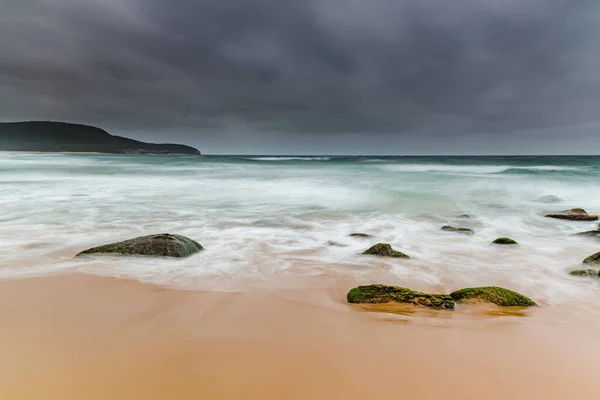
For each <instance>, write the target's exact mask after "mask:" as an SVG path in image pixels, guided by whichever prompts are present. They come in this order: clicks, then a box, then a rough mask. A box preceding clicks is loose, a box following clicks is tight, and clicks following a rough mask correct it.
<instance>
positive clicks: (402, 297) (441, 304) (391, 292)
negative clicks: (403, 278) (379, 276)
mask: <svg viewBox="0 0 600 400" xmlns="http://www.w3.org/2000/svg"><path fill="white" fill-rule="evenodd" d="M347 298H348V303H352V304H382V303H407V304H414V305H417V306H423V307H429V308H435V309H438V310H453V309H454V300H452V297H450V296H448V295H447V294H428V293H421V292H416V291H414V290H411V289H407V288H403V287H399V286H386V285H368V286H359V287H355V288H354V289H352V290H350V291H349V292H348V296H347Z"/></svg>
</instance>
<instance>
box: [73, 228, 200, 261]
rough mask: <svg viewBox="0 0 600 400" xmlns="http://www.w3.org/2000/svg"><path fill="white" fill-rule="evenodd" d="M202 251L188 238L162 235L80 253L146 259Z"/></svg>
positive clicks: (142, 237) (183, 255)
mask: <svg viewBox="0 0 600 400" xmlns="http://www.w3.org/2000/svg"><path fill="white" fill-rule="evenodd" d="M200 250H203V247H202V246H201V245H200V244H199V243H197V242H195V241H193V240H192V239H190V238H187V237H185V236H181V235H172V234H169V233H162V234H158V235H150V236H141V237H137V238H135V239H130V240H125V241H123V242H117V243H110V244H106V245H103V246H98V247H93V248H91V249H88V250H85V251H82V252H81V253H79V254H77V256H78V257H79V256H85V255H121V256H146V257H188V256H191V255H192V254H194V253H197V252H199V251H200Z"/></svg>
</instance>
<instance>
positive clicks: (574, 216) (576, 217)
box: [546, 208, 598, 221]
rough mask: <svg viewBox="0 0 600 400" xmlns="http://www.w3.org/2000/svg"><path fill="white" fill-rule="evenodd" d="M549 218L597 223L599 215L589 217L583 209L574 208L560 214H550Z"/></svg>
mask: <svg viewBox="0 0 600 400" xmlns="http://www.w3.org/2000/svg"><path fill="white" fill-rule="evenodd" d="M546 217H547V218H555V219H566V220H569V221H597V220H598V216H597V215H589V214H588V213H587V211H585V210H584V209H583V208H572V209H570V210H565V211H561V212H559V213H554V214H548V215H546Z"/></svg>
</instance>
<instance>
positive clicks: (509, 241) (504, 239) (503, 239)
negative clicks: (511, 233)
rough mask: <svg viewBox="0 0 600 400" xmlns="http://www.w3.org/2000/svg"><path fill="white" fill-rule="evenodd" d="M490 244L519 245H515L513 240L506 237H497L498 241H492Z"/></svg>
mask: <svg viewBox="0 0 600 400" xmlns="http://www.w3.org/2000/svg"><path fill="white" fill-rule="evenodd" d="M492 244H519V243H517V242H516V241H515V240H513V239H511V238H508V237H499V238H498V239H496V240H494V241H493V242H492Z"/></svg>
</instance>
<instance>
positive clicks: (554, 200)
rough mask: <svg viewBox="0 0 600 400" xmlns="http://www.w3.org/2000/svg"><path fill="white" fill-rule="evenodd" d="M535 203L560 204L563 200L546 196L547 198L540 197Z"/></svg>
mask: <svg viewBox="0 0 600 400" xmlns="http://www.w3.org/2000/svg"><path fill="white" fill-rule="evenodd" d="M536 201H537V202H538V203H547V204H552V203H560V202H561V201H563V200H562V199H561V198H560V197H556V196H553V195H547V196H542V197H540V198H539V199H537V200H536Z"/></svg>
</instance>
